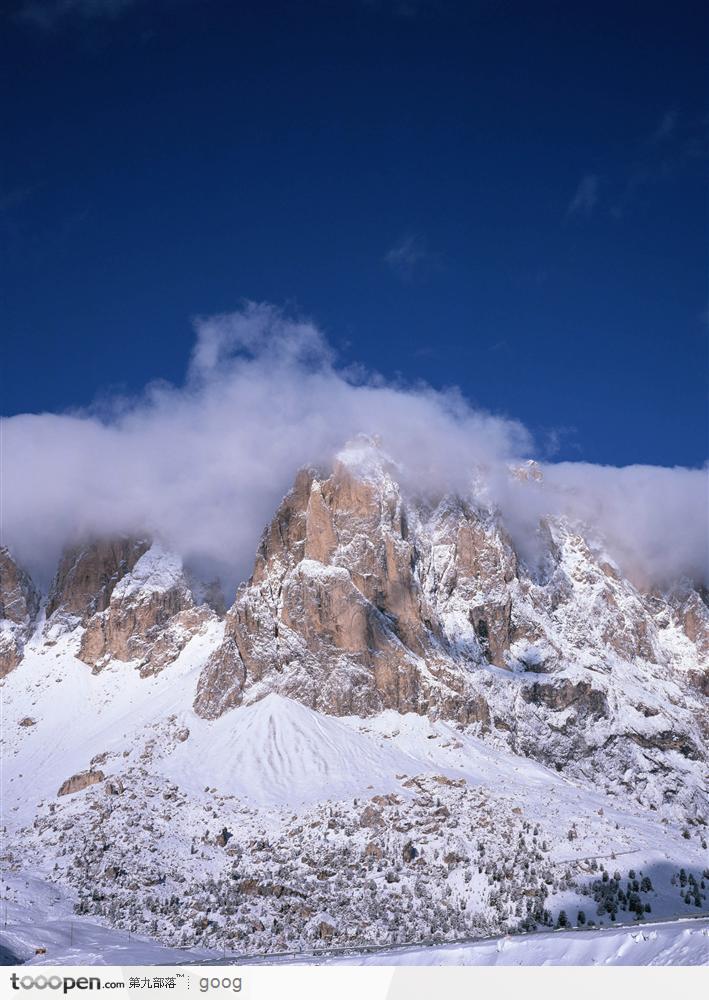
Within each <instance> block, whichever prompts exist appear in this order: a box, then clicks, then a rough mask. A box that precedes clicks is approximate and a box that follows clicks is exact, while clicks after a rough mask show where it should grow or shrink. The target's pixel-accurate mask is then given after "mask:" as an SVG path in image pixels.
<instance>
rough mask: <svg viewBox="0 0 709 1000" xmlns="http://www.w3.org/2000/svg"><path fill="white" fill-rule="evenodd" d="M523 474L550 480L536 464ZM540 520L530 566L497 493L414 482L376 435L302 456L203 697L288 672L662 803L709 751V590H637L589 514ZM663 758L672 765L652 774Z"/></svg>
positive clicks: (269, 687) (198, 702) (319, 697)
mask: <svg viewBox="0 0 709 1000" xmlns="http://www.w3.org/2000/svg"><path fill="white" fill-rule="evenodd" d="M522 479H523V480H528V481H530V483H531V487H533V488H539V485H538V484H539V481H540V473H539V471H538V470H536V469H535V468H531V469H530V468H528V469H526V470H524V475H523V476H522ZM540 530H541V534H540V545H541V548H542V558H541V562H540V565H539V566H537V567H534V568H532V567H529V566H526V565H524V564H522V563H520V561H519V559H518V556H517V555H516V553H515V550H514V548H513V546H512V543H511V541H510V539H509V538H508V537H507V535H506V534H505V532H504V530H503V529H502V527H501V525H500V523H499V520H498V518H497V517H496V516H495V514H494V513H493V512H490V511H486V510H483V509H478V508H475V507H473V506H472V505H471V504H469V503H466V502H464V501H463V500H461V499H459V498H451V497H443V498H442V499H440V500H439V501H438V502H436V503H431V502H430V501H428V502H425V503H424V502H422V501H417V500H416V499H415V498H411V497H404V496H403V495H402V492H401V489H400V487H399V485H398V484H397V480H396V470H395V469H394V468H393V466H392V465H391V464H390V463H388V462H387V460H386V458H385V457H384V456H382V455H381V454H380V453H377V452H376V450H373V449H371V448H366V447H365V446H361V447H360V446H359V445H356V446H354V447H353V448H350V449H347V450H346V451H345V452H344V453H343V454H342V455H341V456H340V460H339V461H338V462H337V463H336V464H335V467H334V470H333V472H332V474H331V475H321V474H318V473H317V472H316V471H314V470H306V471H303V472H301V473H300V474H299V476H298V477H297V480H296V482H295V484H294V488H293V490H292V491H291V493H290V494H289V495H288V496H287V497H286V498H285V499H284V501H283V503H282V504H281V506H280V508H279V510H278V512H277V514H276V516H275V518H274V520H273V521H272V523H271V524H270V526H269V527H268V529H267V530H266V532H265V533H264V536H263V538H262V541H261V545H260V547H259V551H258V554H257V557H256V562H255V566H254V572H253V575H252V578H251V580H250V581H249V582H248V584H247V585H245V586H244V587H242V588H241V589H240V591H239V593H238V594H237V598H236V601H235V603H234V605H233V607H232V608H231V609H230V611H229V613H228V615H227V621H226V629H225V637H224V641H223V643H222V645H221V647H220V648H219V649H218V650H217V651H216V652H215V653H214V654H213V656H212V657H211V658H210V660H209V661H208V662H207V664H206V666H205V668H204V670H203V672H202V675H201V677H200V681H199V684H198V688H197V695H196V699H195V709H196V711H197V712H198V714H200V715H202V716H204V717H207V718H215V717H217V716H219V715H221V714H223V713H224V712H225V711H227V710H228V709H230V708H232V707H234V706H236V705H239V704H240V703H242V702H243V701H247V702H248V701H253V700H255V699H257V698H259V697H262V696H263V695H264V694H266V693H268V692H269V691H277V692H278V693H280V694H282V695H285V696H287V697H291V698H295V699H297V700H300V701H302V702H304V703H305V704H307V705H309V706H311V707H313V708H316V709H319V710H321V711H324V712H327V713H330V714H335V715H348V714H358V715H364V716H366V715H371V714H375V713H377V712H379V711H381V710H383V709H395V710H397V711H400V712H410V711H413V712H418V713H428V714H434V715H440V716H442V717H446V718H451V719H455V720H457V721H459V722H460V723H462V724H464V725H467V724H471V723H477V724H478V725H479V727H480V729H481V731H483V732H485V731H486V730H488V729H489V730H491V731H492V732H494V733H495V734H496V736H497V738H500V739H503V740H504V741H505V742H507V743H508V744H509V745H510V746H511V747H512V748H513V749H514V750H515V751H517V752H520V753H523V754H526V755H529V756H534V757H537V758H539V759H541V760H542V761H544V762H545V763H551V764H555V765H557V766H559V767H564V768H567V769H569V770H570V771H571V772H573V773H578V774H579V775H582V776H585V777H588V778H591V779H593V776H594V774H595V772H596V771H597V769H598V767H599V762H600V761H601V760H602V761H603V770H604V775H605V777H608V776H609V775H610V776H612V777H613V780H620V779H621V778H622V776H623V775H625V779H624V780H625V781H626V783H628V788H629V790H630V794H633V795H634V797H636V798H640V799H643V800H644V801H649V800H652V801H653V804H656V805H659V804H662V801H663V797H665V799H671V798H673V797H675V796H677V795H682V794H683V792H682V790H681V784H682V781H683V780H684V779H683V778H682V777H678V774H680V775H684V774H685V773H686V769H687V767H690V768H691V765H690V764H688V763H687V762H691V761H695V760H700V759H705V757H706V748H705V745H704V741H703V737H702V733H701V728H702V723H701V720H702V718H705V717H706V702H705V700H704V698H703V696H702V694H701V690H700V689H699V686H698V684H697V683H696V681H694V682H693V677H696V676H701V675H702V672H703V671H704V669H705V668H706V655H705V646H704V638H703V636H705V634H706V633H705V632H704V629H705V624H704V622H705V612H706V605H705V604H704V603H703V601H702V600H701V597H700V596H699V595H698V594H697V592H696V591H692V592H691V593H690V594H689V595H688V596H686V597H685V598H684V599H683V600H682V601H681V602H680V603H679V604H678V603H677V601H675V602H674V604H673V603H672V602H671V601H670V600H669V599H668V598H666V597H662V596H658V595H648V594H643V593H641V592H639V591H638V590H637V589H636V588H635V587H634V586H633V585H632V584H631V583H630V582H629V581H628V580H627V579H625V578H624V577H623V576H622V574H621V573H620V571H619V570H618V568H617V567H616V566H615V565H614V564H613V562H612V560H611V559H610V558H609V556H608V555H607V554H606V553H605V552H604V551H603V548H602V546H601V545H600V543H598V542H596V541H594V539H593V537H592V534H590V533H589V532H588V531H587V530H586V529H581V528H580V527H579V526H575V525H571V524H568V523H566V522H564V521H549V522H548V523H545V524H543V525H542V526H541V529H540ZM609 747H611V748H612V752H611V753H610V762H609V759H608V758H609V754H608V752H607V751H608V748H609ZM668 757H671V758H672V762H671V765H670V767H669V768H668ZM674 768H676V770H674V771H672V769H674ZM663 769H664V770H665V771H666V773H668V774H669V773H670V771H672V776H671V777H669V778H668V779H667V781H665V782H664V783H663V782H659V783H658V782H657V781H654V780H650V775H651V774H653V773H657V772H661V771H663ZM660 786H662V787H661V790H660V791H659V792H658V788H659V787H660ZM688 794H689V795H690V797H691V794H692V793H688ZM658 795H659V796H660V799H659V801H658V802H655V801H654V798H653V797H655V798H657V796H658Z"/></svg>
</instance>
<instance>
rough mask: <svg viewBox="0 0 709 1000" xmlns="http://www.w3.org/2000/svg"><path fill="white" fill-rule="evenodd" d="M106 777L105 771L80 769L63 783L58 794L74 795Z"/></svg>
mask: <svg viewBox="0 0 709 1000" xmlns="http://www.w3.org/2000/svg"><path fill="white" fill-rule="evenodd" d="M105 777H106V775H105V774H104V773H103V771H79V773H78V774H72V776H71V777H70V778H67V779H66V781H65V782H63V783H62V785H61V786H60V788H59V791H58V792H57V795H73V794H74V792H80V791H82V790H83V789H84V788H88V787H89V786H90V785H97V784H98V783H99V782H100V781H103V780H104V778H105Z"/></svg>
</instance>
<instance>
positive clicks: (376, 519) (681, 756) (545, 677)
mask: <svg viewBox="0 0 709 1000" xmlns="http://www.w3.org/2000/svg"><path fill="white" fill-rule="evenodd" d="M511 474H512V475H515V476H517V477H522V479H523V480H527V481H528V482H529V486H530V489H532V488H533V489H543V488H544V484H543V480H542V481H540V476H541V473H540V471H539V470H538V469H537V468H536V467H535V466H534V465H533V464H532V465H529V466H527V467H524V468H522V469H516V470H512V471H511ZM532 548H533V550H534V551H535V553H536V555H535V558H534V560H533V564H532V562H531V561H527V560H525V558H524V556H523V554H522V553H521V552H519V551H517V550H516V547H515V545H514V544H513V542H512V540H511V538H510V537H509V535H508V534H507V532H506V531H505V528H504V526H503V524H502V521H501V519H500V517H499V515H498V513H497V512H496V511H495V510H492V509H487V508H483V507H480V506H479V505H476V504H474V503H473V502H472V501H471V500H470V499H466V498H461V497H458V496H439V497H433V498H432V497H431V496H425V497H423V496H415V495H411V493H410V492H407V491H405V490H404V489H403V488H402V486H401V484H400V477H399V475H398V471H397V469H396V467H395V466H394V465H393V463H391V462H390V461H389V460H388V459H387V457H386V456H385V455H384V454H382V452H381V451H380V450H379V449H378V447H377V446H376V445H375V444H374V443H373V442H370V441H356V442H354V443H352V444H351V445H350V446H348V447H347V448H346V449H345V450H344V451H343V452H342V453H341V454H340V456H339V457H338V459H337V461H336V462H335V464H334V467H333V468H332V469H328V470H316V469H307V470H303V471H302V472H301V473H300V474H299V475H298V477H297V479H296V482H295V484H294V486H293V489H292V491H291V492H290V493H289V494H288V496H286V497H285V498H284V500H283V502H282V503H281V505H280V507H279V508H278V510H277V511H276V513H275V516H274V518H273V520H272V521H271V523H270V525H269V526H268V527H267V529H266V530H265V532H264V535H263V538H262V540H261V543H260V546H259V549H258V553H257V556H256V562H255V566H254V570H253V574H252V576H251V578H250V579H249V580H248V582H246V583H245V584H244V585H243V586H242V587H241V588H240V589H239V591H238V593H237V594H236V598H235V600H234V602H233V604H232V605H231V607H230V608H229V610H228V611H227V612H226V614H224V607H223V602H222V599H221V595H220V594H219V591H218V588H217V587H216V586H214V585H212V586H208V587H207V586H204V585H203V584H200V583H198V582H196V580H195V579H194V577H193V575H192V574H191V573H190V572H188V571H187V570H186V569H185V568H184V567H183V565H182V561H181V559H180V558H179V557H178V556H177V555H176V554H175V553H174V552H171V551H169V550H167V549H166V548H165V547H164V546H163V545H162V544H161V543H160V542H158V541H157V540H155V541H151V540H150V539H130V538H117V539H93V540H87V541H86V542H85V543H83V544H79V545H75V546H73V547H72V548H71V549H69V550H67V551H66V552H65V554H64V556H63V557H62V560H61V563H60V565H59V567H58V569H57V573H56V576H55V579H54V582H53V584H52V586H51V588H50V591H49V593H48V594H47V595H46V597H44V598H42V599H40V596H39V594H38V591H37V588H36V587H35V586H34V584H33V583H32V581H31V580H30V579H29V576H28V575H27V573H25V572H24V571H23V570H22V568H21V567H19V566H18V565H17V564H16V563H15V561H14V560H13V557H12V555H11V553H10V552H8V551H7V550H2V552H1V553H0V616H1V617H2V619H3V621H2V625H1V627H0V674H1V675H2V676H3V678H4V679H3V680H2V681H1V682H0V683H1V684H2V742H3V745H2V765H3V770H2V825H3V832H4V843H3V867H4V868H6V869H7V870H8V871H9V872H11V873H12V872H14V873H15V875H14V876H13V877H12V879H10V882H11V888H10V889H7V890H6V891H7V892H8V893H9V894H10V895H11V897H12V898H13V899H14V900H15V902H16V903H17V905H18V906H19V905H20V904H21V903H22V902H23V901H22V900H21V899H20V895H21V892H22V889H21V886H22V884H23V883H22V879H18V878H17V877H16V875H17V874H18V873H27V874H29V875H31V876H33V877H34V879H35V881H36V879H37V878H41V879H43V880H44V881H45V882H47V883H52V884H55V885H56V886H57V891H58V892H60V893H65V894H66V893H68V894H69V896H70V897H71V898H73V899H74V901H75V906H76V912H77V914H84V915H86V916H87V917H88V915H91V917H92V919H93V920H94V922H95V921H96V919H99V920H101V921H104V922H106V923H107V924H109V925H110V926H112V927H114V928H123V929H129V930H131V931H132V932H133V933H138V934H143V935H146V936H152V937H153V938H155V939H157V940H160V941H161V942H163V943H165V944H168V945H171V946H173V947H195V946H199V947H203V948H207V949H209V948H219V949H224V948H226V949H229V950H232V951H238V952H256V951H273V950H277V949H279V948H281V949H285V948H288V949H296V950H297V949H298V948H299V947H304V946H306V945H307V944H310V945H312V944H313V942H319V943H320V944H322V945H327V946H334V945H341V944H353V943H356V942H359V943H370V944H373V943H374V944H403V943H409V942H417V941H420V940H428V939H430V938H436V939H438V940H453V939H457V938H461V937H465V936H466V935H471V934H479V933H481V932H482V933H496V932H500V931H502V930H509V929H519V928H523V929H527V930H529V929H532V928H533V927H534V926H541V925H545V924H548V923H549V922H552V923H556V922H558V920H559V915H560V913H561V912H562V911H563V912H564V919H569V920H570V921H571V922H573V923H576V922H577V920H578V919H579V911H580V910H581V911H583V916H584V920H585V921H591V920H593V921H595V922H596V923H599V922H600V921H604V922H605V923H606V924H608V923H609V922H611V921H619V920H623V919H629V920H635V921H637V920H638V919H640V915H641V914H643V913H645V912H646V910H647V908H648V907H649V908H650V909H649V910H647V912H652V913H653V916H658V915H659V916H675V915H683V914H684V915H686V914H690V915H691V914H695V913H696V914H699V913H702V912H705V910H706V908H707V903H706V896H707V893H706V881H707V879H708V878H709V872H707V873H706V877H704V876H703V873H704V872H705V870H706V868H707V866H708V865H709V854H708V853H707V846H706V805H707V799H706V788H705V779H706V773H707V692H708V683H709V681H708V678H709V609H708V608H707V594H706V592H703V591H701V590H699V589H697V588H696V587H694V586H692V585H691V583H690V582H688V581H677V583H676V585H675V586H673V587H672V588H669V589H667V590H665V591H663V592H659V591H657V590H653V591H647V590H641V589H638V587H636V586H635V585H634V584H633V583H632V582H631V581H630V580H629V579H627V578H626V577H625V576H624V575H623V573H622V572H621V570H620V568H619V566H618V565H617V564H616V563H615V562H614V561H613V559H612V558H611V557H610V555H609V554H608V552H607V551H606V549H605V545H604V540H603V538H601V537H598V536H597V534H596V531H595V529H594V526H593V525H581V524H575V523H570V522H569V521H567V520H563V519H547V520H545V521H544V522H542V523H540V525H539V527H538V531H537V535H536V537H535V539H534V546H530V550H531V549H532ZM601 866H603V867H604V868H606V869H607V870H606V871H605V873H604V872H603V871H602V868H601ZM616 870H617V878H616V877H615V876H616ZM28 884H30V883H29V882H28ZM32 884H35V883H34V882H33V883H32ZM18 894H20V895H18ZM422 902H423V903H424V905H421V904H422ZM562 923H563V919H562Z"/></svg>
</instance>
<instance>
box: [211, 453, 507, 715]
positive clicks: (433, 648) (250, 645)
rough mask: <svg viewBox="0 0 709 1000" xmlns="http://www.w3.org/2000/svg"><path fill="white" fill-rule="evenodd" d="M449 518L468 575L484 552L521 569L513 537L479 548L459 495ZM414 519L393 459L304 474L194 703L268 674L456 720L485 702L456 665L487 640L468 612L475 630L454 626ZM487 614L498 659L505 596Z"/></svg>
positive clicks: (304, 693) (371, 706)
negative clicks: (442, 608) (389, 463)
mask: <svg viewBox="0 0 709 1000" xmlns="http://www.w3.org/2000/svg"><path fill="white" fill-rule="evenodd" d="M437 513H440V512H437ZM452 516H455V518H456V519H457V521H458V523H457V525H456V526H453V525H447V528H448V530H449V532H450V533H451V534H455V532H456V530H457V532H458V534H459V535H460V537H461V549H462V553H463V554H462V556H461V568H460V571H459V572H460V576H461V578H462V580H463V581H464V582H467V576H466V574H467V573H468V572H475V571H476V567H477V565H478V562H477V561H476V560H481V561H483V562H484V561H486V560H487V561H489V562H490V563H491V564H492V566H493V568H492V570H491V572H492V573H493V574H495V573H497V574H498V575H499V576H500V577H501V578H504V576H505V574H507V575H509V574H511V573H513V572H514V555H513V553H512V551H511V549H510V548H509V546H507V547H506V546H505V545H504V544H503V543H501V544H499V545H498V544H493V545H491V546H488V547H487V548H486V547H485V546H484V544H483V542H482V540H481V543H480V545H479V549H480V550H481V551H479V552H477V553H476V555H475V556H473V554H472V551H471V549H472V545H473V542H472V536H473V534H474V533H475V532H476V531H479V532H480V534H482V529H479V526H478V523H477V517H476V515H475V514H474V512H472V511H471V510H470V509H468V508H466V507H465V506H464V505H462V504H461V505H458V506H457V507H456V508H455V512H454V514H452ZM441 518H442V520H444V521H445V520H446V516H445V515H441ZM408 519H409V513H408V512H407V510H406V508H405V505H404V502H403V500H402V497H401V494H400V491H399V488H398V486H397V485H396V482H395V480H394V479H393V477H392V475H391V474H390V472H389V471H388V470H387V468H386V463H385V462H380V463H379V464H378V465H377V466H376V467H375V469H374V470H373V472H372V473H371V475H366V476H363V475H357V474H356V473H355V472H353V470H352V468H351V467H350V465H349V464H348V463H347V462H346V461H341V462H338V463H337V464H336V466H335V469H334V472H333V474H332V475H331V476H329V477H326V478H319V477H318V476H316V474H315V473H314V472H313V471H304V472H302V473H301V474H300V475H299V476H298V478H297V480H296V483H295V486H294V489H293V491H292V493H291V494H289V495H288V496H287V497H286V498H285V500H284V501H283V503H282V505H281V507H280V508H279V511H278V513H277V514H276V517H275V518H274V520H273V522H272V523H271V525H270V527H269V528H268V529H267V531H266V532H265V534H264V537H263V539H262V542H261V546H260V549H259V552H258V555H257V558H256V565H255V568H254V573H253V577H252V579H251V581H250V583H249V585H248V586H247V587H246V588H243V589H242V590H241V592H240V593H239V595H238V596H237V600H236V603H235V604H234V606H233V607H232V609H231V610H230V612H229V614H228V617H227V626H226V632H225V641H224V644H223V645H222V647H221V648H220V649H219V650H218V651H217V653H216V654H215V655H214V657H213V658H212V660H211V661H210V663H209V665H208V666H207V668H206V669H205V671H204V673H203V675H202V678H201V679H200V684H199V688H198V692H197V699H196V702H195V707H196V709H197V711H198V712H199V713H200V714H203V715H205V716H207V717H215V716H217V715H219V714H221V713H222V712H223V711H225V710H226V709H227V708H229V707H232V706H233V705H236V704H239V702H240V701H241V698H242V691H243V690H244V688H245V687H248V686H251V685H254V684H257V683H259V682H265V683H266V684H267V685H268V689H269V690H273V689H275V690H278V691H279V692H280V693H281V694H284V695H287V696H290V697H295V698H298V699H299V700H302V701H305V702H306V703H307V704H309V705H310V706H311V707H314V708H319V709H321V710H323V711H326V712H331V713H334V714H338V715H343V714H350V713H352V714H360V715H370V714H372V713H374V712H378V711H381V710H382V709H386V708H394V709H396V710H398V711H403V712H406V711H414V712H426V711H428V710H430V709H433V708H436V707H438V708H441V709H442V710H444V711H445V712H447V713H448V714H450V715H455V716H457V717H460V718H466V719H467V718H469V717H470V715H471V712H472V714H473V715H475V714H476V713H477V711H478V706H477V705H476V704H473V705H472V706H471V709H470V711H468V708H467V706H466V699H465V696H464V693H465V683H464V675H463V673H462V672H461V671H460V670H459V669H456V663H457V661H458V660H459V659H460V655H459V654H460V653H461V651H462V652H463V653H464V654H465V657H466V659H467V660H470V659H471V658H472V659H473V660H475V658H484V655H485V654H484V650H483V646H482V644H481V642H480V641H479V639H478V637H477V634H476V632H475V625H474V623H473V622H472V620H471V619H470V618H469V617H468V618H466V620H465V623H464V632H465V634H464V635H461V634H460V633H459V632H458V631H456V635H455V638H454V640H453V641H454V644H455V648H453V646H452V645H451V643H450V642H449V641H448V638H447V636H446V626H445V623H444V621H443V620H442V618H441V615H440V614H439V608H438V607H437V602H436V600H435V599H434V600H432V599H431V598H432V596H435V595H432V594H431V593H430V592H427V589H426V587H425V583H424V581H425V576H424V574H423V570H426V571H430V573H432V574H433V576H434V577H435V575H436V569H435V567H434V566H433V565H432V563H431V551H430V546H428V547H427V549H422V548H420V547H419V546H418V545H417V541H416V539H415V537H414V536H413V535H412V534H411V529H410V525H409V521H408ZM443 530H445V527H444V528H443ZM466 559H468V562H469V563H470V565H468V564H467V563H466V562H465V560H466ZM424 562H425V565H422V564H423V563H424ZM451 585H452V584H451ZM444 599H445V595H444ZM488 617H489V620H490V630H489V633H488V634H490V635H492V637H493V643H492V645H493V649H494V655H496V656H498V657H499V656H501V655H502V654H501V646H502V642H503V636H504V633H505V629H506V628H507V624H508V617H509V607H508V606H507V605H504V604H503V606H502V607H501V608H497V607H493V606H492V604H491V606H490V612H489V615H488ZM485 648H486V649H487V645H486V647H485Z"/></svg>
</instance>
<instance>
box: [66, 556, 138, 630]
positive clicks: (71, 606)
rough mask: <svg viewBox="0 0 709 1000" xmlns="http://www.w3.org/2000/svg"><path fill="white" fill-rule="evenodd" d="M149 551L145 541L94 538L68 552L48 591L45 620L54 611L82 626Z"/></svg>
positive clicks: (103, 605) (104, 604)
mask: <svg viewBox="0 0 709 1000" xmlns="http://www.w3.org/2000/svg"><path fill="white" fill-rule="evenodd" d="M149 548H150V542H149V541H146V540H145V539H141V540H138V539H134V538H113V539H97V540H94V541H92V542H88V543H86V544H83V545H75V546H72V547H71V548H69V549H67V550H66V551H65V552H64V553H63V555H62V558H61V561H60V563H59V568H58V569H57V573H56V576H55V577H54V581H53V583H52V586H51V588H50V591H49V600H48V602H47V618H48V619H49V618H51V617H52V615H54V614H55V613H56V612H59V613H61V614H63V615H64V616H65V617H68V618H71V619H74V620H77V619H78V621H79V622H81V623H85V622H87V621H88V620H89V618H90V617H91V616H92V615H94V614H96V613H97V612H101V611H104V610H105V609H106V608H107V607H108V605H109V602H110V600H111V594H112V593H113V590H114V588H115V586H116V584H117V583H118V582H119V581H120V580H121V579H122V578H123V577H124V576H125V575H126V573H130V571H131V570H132V569H133V567H134V566H135V564H136V563H137V562H138V560H139V559H140V557H141V556H142V555H143V554H144V553H145V552H147V550H148V549H149Z"/></svg>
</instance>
